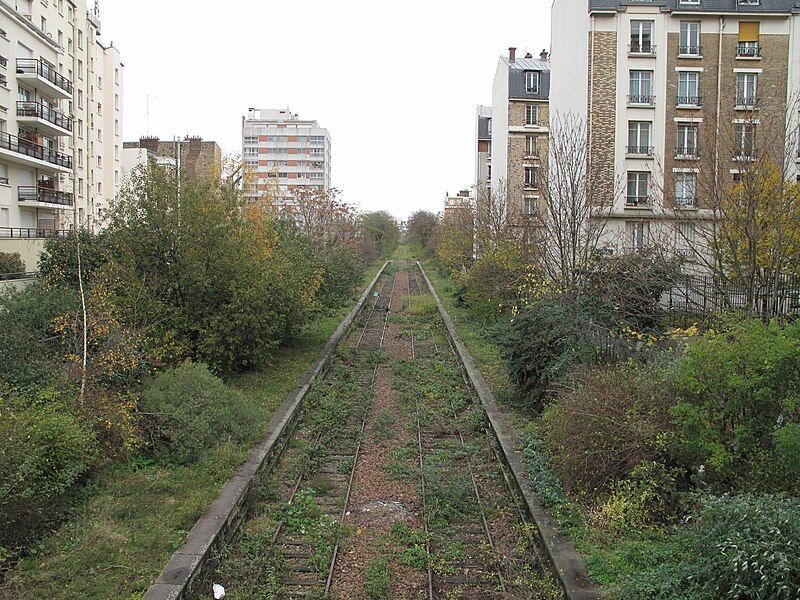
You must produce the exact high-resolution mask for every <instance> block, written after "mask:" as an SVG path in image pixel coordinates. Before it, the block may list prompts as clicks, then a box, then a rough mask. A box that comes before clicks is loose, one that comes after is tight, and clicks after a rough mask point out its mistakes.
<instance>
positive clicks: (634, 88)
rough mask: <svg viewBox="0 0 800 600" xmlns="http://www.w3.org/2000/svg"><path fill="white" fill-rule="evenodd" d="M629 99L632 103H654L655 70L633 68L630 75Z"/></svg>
mask: <svg viewBox="0 0 800 600" xmlns="http://www.w3.org/2000/svg"><path fill="white" fill-rule="evenodd" d="M629 92H630V95H629V97H628V99H629V100H630V102H631V104H652V103H653V72H652V71H640V70H635V69H634V70H631V71H630V75H629Z"/></svg>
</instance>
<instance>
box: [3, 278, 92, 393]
mask: <svg viewBox="0 0 800 600" xmlns="http://www.w3.org/2000/svg"><path fill="white" fill-rule="evenodd" d="M76 302H77V298H76V297H75V295H74V294H72V293H71V292H70V291H69V290H67V289H66V288H61V287H56V286H50V285H46V284H42V283H34V284H32V285H29V286H27V287H26V288H24V289H23V290H20V291H18V292H9V293H7V294H5V295H0V331H2V332H3V335H1V336H0V384H5V386H9V387H12V388H20V387H26V386H30V385H33V384H39V383H41V382H42V381H43V380H46V379H48V378H49V377H50V376H51V375H52V374H53V372H54V371H55V370H56V369H57V368H58V367H59V364H60V363H62V362H63V357H62V356H61V355H60V352H59V351H58V349H55V350H54V348H53V345H54V344H53V343H55V346H56V347H58V344H59V335H58V332H56V328H55V319H56V318H57V317H59V316H63V315H66V314H67V313H69V312H71V311H72V310H73V309H74V308H75V306H76Z"/></svg>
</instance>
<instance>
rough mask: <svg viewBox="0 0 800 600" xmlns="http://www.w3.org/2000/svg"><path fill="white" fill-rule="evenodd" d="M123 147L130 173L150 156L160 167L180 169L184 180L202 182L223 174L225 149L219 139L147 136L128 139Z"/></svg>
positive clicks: (127, 168) (126, 165)
mask: <svg viewBox="0 0 800 600" xmlns="http://www.w3.org/2000/svg"><path fill="white" fill-rule="evenodd" d="M123 147H124V149H123V152H124V153H125V155H126V156H125V170H126V172H130V170H131V169H132V168H133V167H135V166H137V165H138V164H142V163H143V162H144V161H145V159H146V158H148V157H149V158H151V159H153V160H155V161H156V164H158V165H159V166H162V167H165V168H172V169H176V170H178V172H179V173H180V175H181V178H182V180H184V181H188V182H198V181H202V180H204V179H207V178H213V179H219V178H220V177H221V176H222V150H221V149H220V147H219V145H218V144H217V143H216V142H212V141H207V140H203V138H201V137H198V136H187V137H185V138H184V139H174V140H161V139H159V138H158V137H153V136H147V137H142V138H140V139H139V141H138V142H125V143H124V144H123Z"/></svg>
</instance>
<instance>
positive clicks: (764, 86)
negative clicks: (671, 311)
mask: <svg viewBox="0 0 800 600" xmlns="http://www.w3.org/2000/svg"><path fill="white" fill-rule="evenodd" d="M798 9H800V3H798V2H797V1H796V0H639V1H632V0H588V1H587V0H555V1H554V3H553V11H552V19H553V27H552V37H553V48H552V53H553V54H552V75H553V80H554V82H555V83H554V86H553V89H552V90H551V98H550V104H551V109H552V111H553V114H554V115H555V114H558V113H562V112H563V113H567V112H572V113H575V114H578V115H580V116H582V117H583V118H585V119H586V121H587V123H588V128H589V145H590V148H589V157H590V173H591V175H592V177H593V178H594V181H593V185H595V186H596V189H597V191H598V192H599V193H598V194H597V197H596V200H597V203H599V204H601V205H602V206H601V207H598V210H597V211H596V213H595V214H596V218H600V219H605V220H606V227H605V232H604V243H605V244H606V245H607V246H608V247H609V248H612V249H617V250H620V251H626V250H634V251H635V250H639V249H641V248H643V247H645V246H648V245H659V246H660V245H672V246H674V248H675V249H676V250H677V251H679V252H680V253H682V254H684V255H686V256H689V257H692V256H693V255H694V253H695V252H705V251H706V250H707V248H703V247H702V240H701V238H702V236H701V235H699V234H700V232H701V231H703V230H707V229H708V224H710V223H712V222H713V219H714V218H715V212H714V210H713V204H712V201H711V199H710V198H711V196H712V195H713V194H714V192H713V190H714V187H715V186H718V185H721V186H731V188H729V189H732V186H733V185H734V184H735V183H736V182H737V181H738V180H739V178H740V175H739V174H740V172H741V170H742V169H743V165H745V164H747V162H748V161H750V162H752V161H753V160H754V159H755V152H756V148H757V147H759V146H760V147H761V148H760V149H761V150H766V151H769V152H772V151H774V152H775V156H774V158H775V160H776V161H777V164H783V163H784V156H782V154H784V147H783V144H782V143H781V141H780V140H778V141H777V143H774V142H770V141H768V140H767V138H766V136H767V130H768V129H770V128H771V129H773V130H774V129H775V128H776V127H775V126H776V125H777V128H778V129H780V128H781V127H783V126H784V125H785V123H787V119H788V122H789V128H788V129H789V130H792V129H794V128H795V127H796V125H795V124H794V123H796V118H797V113H796V111H797V106H796V105H794V104H793V98H796V96H797V92H798V90H800V43H799V42H798V35H797V33H796V32H798V31H800V30H798V26H799V25H800V21H799V20H798V19H800V11H799V10H798ZM768 124H771V127H768ZM793 152H796V150H793ZM790 169H793V170H795V171H796V167H795V166H794V165H792V166H791V167H790ZM695 242H697V244H695Z"/></svg>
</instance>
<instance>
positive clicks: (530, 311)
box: [502, 300, 595, 409]
mask: <svg viewBox="0 0 800 600" xmlns="http://www.w3.org/2000/svg"><path fill="white" fill-rule="evenodd" d="M587 324H588V316H587V315H585V314H584V313H583V312H582V311H580V310H579V309H577V307H576V306H575V305H573V304H569V303H565V304H562V303H560V302H558V301H555V300H541V301H539V302H537V303H535V304H533V305H531V306H529V307H528V308H526V309H525V310H523V311H521V312H520V313H519V314H518V315H517V316H516V317H515V318H514V320H513V322H512V323H511V326H510V327H509V328H508V333H507V337H506V338H505V339H504V340H503V348H502V356H503V362H504V364H505V367H506V370H507V371H508V376H509V381H510V383H511V384H512V385H513V387H514V389H515V392H516V395H517V397H518V398H519V399H521V400H524V401H526V402H528V403H530V404H531V405H532V406H533V407H534V408H536V409H541V408H542V407H543V406H544V403H545V399H546V395H547V393H548V391H549V389H550V386H551V384H552V383H554V382H555V381H558V380H559V379H560V378H561V377H562V376H564V375H565V374H566V373H567V372H568V371H569V370H570V369H572V368H573V367H575V366H576V365H579V364H581V363H583V362H591V361H592V360H593V358H594V356H595V353H594V350H593V349H592V348H591V346H590V345H589V344H588V342H587V341H586V340H585V338H584V337H583V335H582V332H583V331H585V329H586V327H587Z"/></svg>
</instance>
